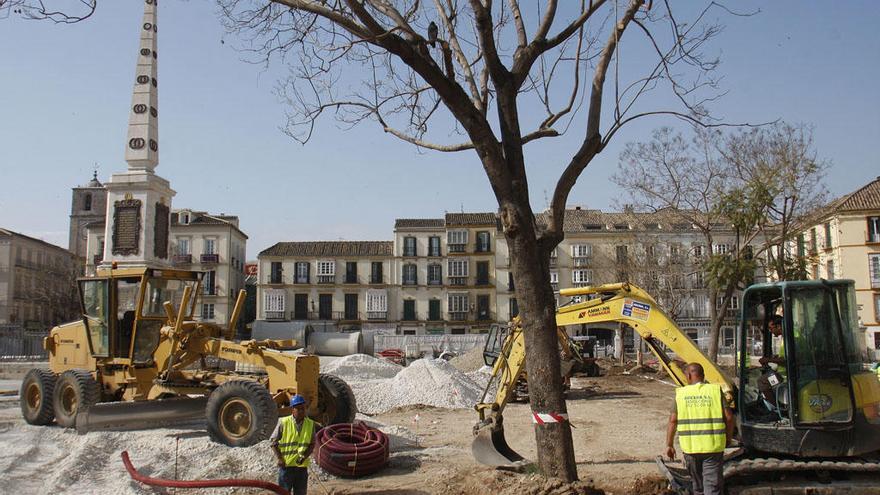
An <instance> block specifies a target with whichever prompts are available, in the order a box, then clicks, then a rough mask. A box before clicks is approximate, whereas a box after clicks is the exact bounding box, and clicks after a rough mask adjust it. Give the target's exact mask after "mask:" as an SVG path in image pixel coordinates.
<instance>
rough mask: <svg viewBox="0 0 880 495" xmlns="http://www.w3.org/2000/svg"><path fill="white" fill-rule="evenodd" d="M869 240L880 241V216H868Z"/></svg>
mask: <svg viewBox="0 0 880 495" xmlns="http://www.w3.org/2000/svg"><path fill="white" fill-rule="evenodd" d="M868 242H880V217H868Z"/></svg>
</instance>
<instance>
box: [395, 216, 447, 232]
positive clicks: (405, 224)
mask: <svg viewBox="0 0 880 495" xmlns="http://www.w3.org/2000/svg"><path fill="white" fill-rule="evenodd" d="M443 226H444V221H443V219H442V218H398V219H397V220H395V221H394V228H395V230H396V229H418V228H438V229H442V228H443Z"/></svg>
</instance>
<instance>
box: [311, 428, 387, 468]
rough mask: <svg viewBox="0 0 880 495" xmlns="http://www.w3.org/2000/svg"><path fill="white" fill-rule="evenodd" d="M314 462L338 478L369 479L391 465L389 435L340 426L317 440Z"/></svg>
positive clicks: (319, 435)
mask: <svg viewBox="0 0 880 495" xmlns="http://www.w3.org/2000/svg"><path fill="white" fill-rule="evenodd" d="M315 442H316V445H317V448H316V450H315V460H316V461H317V462H318V465H319V466H321V467H322V468H323V469H324V470H325V471H327V472H328V473H331V474H334V475H336V476H350V477H358V476H366V475H368V474H373V473H375V472H376V471H378V470H380V469H382V468H383V467H385V465H386V464H387V463H388V454H389V450H390V449H389V442H388V435H386V434H384V433H382V432H381V431H379V430H377V429H375V428H370V427H369V426H367V425H365V424H364V423H361V422H358V423H337V424H335V425H330V426H326V427H324V428H323V429H321V431H319V432H318V434H317V435H316V436H315Z"/></svg>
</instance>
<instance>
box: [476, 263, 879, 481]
mask: <svg viewBox="0 0 880 495" xmlns="http://www.w3.org/2000/svg"><path fill="white" fill-rule="evenodd" d="M560 295H562V296H567V297H572V298H574V299H573V301H578V300H579V301H580V302H573V303H570V304H568V305H565V306H562V307H560V308H559V309H558V310H557V313H556V322H557V325H558V327H565V326H568V325H576V324H577V325H579V324H589V323H609V322H611V323H625V324H627V325H628V326H630V327H631V328H633V330H634V331H636V332H638V334H639V335H640V336H641V338H642V340H643V341H644V342H645V344H646V345H647V347H648V349H650V350H651V352H652V353H653V354H654V355H655V356H656V358H657V361H658V363H659V366H660V367H662V368H663V370H664V371H666V373H667V374H668V375H669V376H670V377H671V379H672V381H673V382H675V384H676V385H678V386H683V385H685V384H686V383H687V381H686V379H685V376H684V372H683V369H682V366H683V365H684V364H685V363H692V362H696V363H700V364H701V365H702V366H703V368H704V370H705V375H706V380H707V381H708V382H711V383H717V384H718V385H720V386H721V388H722V390H723V392H724V398H725V400H726V402H727V404H728V405H729V406H730V407H731V408H733V409H734V411H736V412H737V413H738V414H737V428H736V430H737V433H738V439H737V440H738V442H737V443H739V445H740V446H739V447H738V448H736V449H734V450H731V451H730V452H728V453H727V454H726V455H725V460H726V461H725V466H724V476H725V479H729V480H730V481H731V482H733V483H734V484H735V483H739V484H740V485H741V486H745V487H749V486H755V484H757V485H759V486H766V484H767V483H768V482H776V483H777V487H776V488H775V489H776V490H782V491H773V492H772V493H789V492H788V491H784V490H783V488H785V487H784V486H783V487H781V488H780V485H778V483H779V482H782V480H785V479H786V477H788V478H787V479H789V480H791V479H792V478H794V477H798V478H803V479H806V482H804V480H803V479H800V480H799V481H798V482H797V483H795V484H794V485H792V486H793V488H792V489H793V490H794V491H792V492H791V493H804V491H803V490H805V489H809V490H814V491H811V492H809V493H838V491H835V490H840V489H846V490H850V491H847V492H846V493H863V492H864V493H876V491H874V492H871V491H870V490H876V487H877V483H876V479H877V478H876V477H877V476H878V473H880V380H878V376H877V375H876V374H875V373H873V372H871V371H870V366H871V363H870V361H869V359H868V356H867V354H866V353H865V352H864V350H863V346H862V345H861V344H862V342H861V340H862V339H861V338H860V336H859V333H858V332H859V329H858V324H857V315H856V303H855V290H854V283H853V282H852V281H850V280H834V281H825V280H820V281H797V282H779V283H767V284H757V285H753V286H751V287H749V288H747V289H746V290H745V292H744V293H743V299H742V300H743V304H742V317H741V319H740V324H739V329H738V336H737V348H739V349H752V348H755V349H757V348H758V346H759V345H760V346H761V352H762V353H763V355H764V356H766V357H771V356H773V355H776V356H777V357H778V356H782V358H783V360H784V362H785V370H786V371H784V373H781V372H778V371H777V370H774V369H772V368H771V367H769V366H761V367H758V366H751V360H750V356H749V354H750V353H749V352H738V353H737V356H738V362H737V366H736V368H737V370H738V373H737V379H736V381H735V380H733V379H731V378H729V377H728V376H727V375H725V373H724V372H723V371H722V370H721V369H720V368H719V367H718V366H717V365H716V364H715V363H714V362H713V361H711V360H710V359H709V358H708V357H707V356H706V355H705V354H703V352H702V351H700V349H699V348H698V347H697V345H696V344H695V343H694V342H693V341H692V340H690V339H689V338H688V337H687V335H686V334H684V333H683V332H682V331H681V330H680V329H679V328H678V327H677V326H676V324H675V323H674V322H673V321H672V320H671V319H670V318H669V317H668V316H666V314H665V313H664V312H663V311H662V310H661V308H660V306H659V305H658V304H657V302H656V301H655V300H654V299H653V298H652V297H651V296H650V295H649V294H648V293H647V292H645V291H644V290H642V289H640V288H638V287H636V286H635V285H631V284H627V283H616V284H607V285H601V286H595V287H584V288H574V289H563V290H562V291H560ZM575 296H577V297H575ZM780 316H781V317H782V320H783V331H782V339H781V342H774V340H773V335H772V334H771V332H770V330H769V323H770V321H771V320H772V319H774V318H779V317H780ZM557 331H559V330H558V328H557ZM522 332H523V330H522V328H521V327H520V326H519V324H518V321H516V320H514V321H513V322H512V324H511V325H510V326H509V328H508V329H507V330H506V331H504V332H503V333H504V334H505V337H504V338H503V339H502V340H500V341H499V339H498V338H494V339H493V338H492V337H491V336H490V339H489V340H488V341H487V347H486V349H485V353H484V355H486V356H487V357H492V356H496V355H497V359H494V363H493V369H492V380H490V384H492V383H495V384H496V385H497V389H496V392H495V393H494V395H491V394H489V390H490V387H487V388H486V392H484V395H483V399H482V400H481V402H480V403H478V404H477V405H476V406H475V408H476V410H477V413H478V415H479V421H478V423H477V424H476V425H475V426H474V435H475V438H474V441H473V443H472V453H473V455H474V457H475V459H476V460H477V461H478V462H481V463H483V464H487V465H491V466H497V467H517V466H518V465H522V464H523V463H526V462H527V461H526V460H525V459H524V458H523V457H522V456H521V455H519V454H518V453H516V452H515V451H513V449H511V448H510V446H509V445H508V444H507V442H506V440H505V438H504V426H503V411H504V407H505V405H506V404H507V402H508V401H509V399H510V396H511V393H512V389H513V387H514V385H515V384H516V381H517V380H518V378H519V377H520V376H521V374H522V373H523V371H524V368H525V355H526V349H525V345H524V338H523V334H522ZM774 346H775V347H776V349H775V350H774ZM783 349H784V351H783ZM768 377H769V379H768ZM768 384H769V385H768ZM658 448H659V447H658ZM658 466H659V467H660V469H661V471H662V472H663V473H664V474H665V475H666V476H667V478H668V479H669V481H670V486H671V487H672V488H673V489H675V490H676V491H678V492H680V493H689V483H690V481H689V479H688V478H687V473H686V472H685V471H684V470H681V469H676V468H675V467H674V466H671V465H669V464H667V463H666V462H664V461H663V460H662V459H658ZM795 475H797V476H795ZM871 480H875V481H873V482H872V481H871ZM812 481H815V483H816V485H815V486H814V485H811V484H810V483H811V482H812ZM805 483H806V484H805ZM783 484H784V483H783ZM829 487H832V488H830V491H829ZM864 489H867V491H860V490H864ZM741 493H752V492H749V491H748V490H746V491H742V492H741ZM754 493H758V492H754ZM760 493H765V492H760ZM767 493H771V492H767Z"/></svg>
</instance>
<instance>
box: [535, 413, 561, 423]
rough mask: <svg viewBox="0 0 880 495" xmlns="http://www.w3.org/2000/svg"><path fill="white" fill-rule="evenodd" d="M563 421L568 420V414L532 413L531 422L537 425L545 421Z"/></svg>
mask: <svg viewBox="0 0 880 495" xmlns="http://www.w3.org/2000/svg"><path fill="white" fill-rule="evenodd" d="M564 421H568V414H566V413H536V412H533V413H532V423H537V424H539V425H543V424H547V423H562V422H564Z"/></svg>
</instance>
